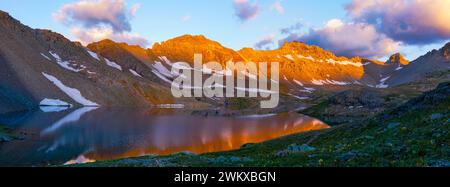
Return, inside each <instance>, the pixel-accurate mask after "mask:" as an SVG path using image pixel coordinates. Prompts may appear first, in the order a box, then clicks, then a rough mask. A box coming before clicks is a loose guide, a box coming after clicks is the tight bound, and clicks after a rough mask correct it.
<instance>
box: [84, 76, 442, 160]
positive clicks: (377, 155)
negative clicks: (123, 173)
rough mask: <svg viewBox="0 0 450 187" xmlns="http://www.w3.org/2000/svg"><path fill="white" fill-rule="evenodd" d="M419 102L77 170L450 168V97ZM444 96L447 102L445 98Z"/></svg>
mask: <svg viewBox="0 0 450 187" xmlns="http://www.w3.org/2000/svg"><path fill="white" fill-rule="evenodd" d="M448 89H449V88H448V84H447V87H446V90H445V89H443V92H441V93H438V94H436V93H434V94H430V95H426V96H424V97H422V98H418V99H416V100H413V101H411V102H408V103H407V104H405V105H403V107H399V108H396V109H395V110H392V111H388V112H383V113H382V114H379V115H377V116H376V117H373V118H370V119H369V120H366V121H364V123H359V124H344V125H340V126H335V127H333V128H331V129H327V130H322V131H313V132H307V133H302V134H297V135H291V136H287V137H283V138H280V139H276V140H272V141H268V142H264V143H259V144H249V145H246V146H244V147H243V148H241V149H240V150H235V151H229V152H219V153H208V154H202V155H194V154H186V153H185V154H181V153H180V154H175V155H170V156H147V157H140V158H128V159H122V160H115V161H102V162H96V163H91V164H84V165H78V166H87V167H91V166H107V167H111V166H146V167H148V166H150V167H167V166H214V167H222V166H242V167H247V166H288V167H291V166H293V167H296V166H299V167H307V166H314V167H321V166H342V167H351V166H358V167H361V166H376V167H378V166H379V167H381V166H383V167H384V166H394V167H411V166H420V167H422V166H433V167H439V166H450V134H449V130H450V112H449V111H450V95H449V94H448ZM442 95H444V97H442Z"/></svg>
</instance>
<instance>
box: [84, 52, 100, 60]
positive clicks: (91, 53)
mask: <svg viewBox="0 0 450 187" xmlns="http://www.w3.org/2000/svg"><path fill="white" fill-rule="evenodd" d="M86 51H87V52H88V53H89V55H91V56H92V57H93V58H95V59H97V60H98V61H100V58H99V57H98V55H97V53H94V52H92V51H90V50H86Z"/></svg>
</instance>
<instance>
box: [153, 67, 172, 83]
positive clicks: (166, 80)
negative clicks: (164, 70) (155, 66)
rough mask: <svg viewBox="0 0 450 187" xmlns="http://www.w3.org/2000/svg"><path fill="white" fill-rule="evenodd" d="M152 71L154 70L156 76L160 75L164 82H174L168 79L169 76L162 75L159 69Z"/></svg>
mask: <svg viewBox="0 0 450 187" xmlns="http://www.w3.org/2000/svg"><path fill="white" fill-rule="evenodd" d="M152 72H153V73H154V74H155V75H156V76H158V77H159V78H160V79H162V80H163V81H164V82H167V83H169V84H172V81H170V80H169V79H167V77H165V76H164V75H161V73H159V72H158V71H156V70H152Z"/></svg>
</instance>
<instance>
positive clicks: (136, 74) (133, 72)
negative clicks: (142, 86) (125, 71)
mask: <svg viewBox="0 0 450 187" xmlns="http://www.w3.org/2000/svg"><path fill="white" fill-rule="evenodd" d="M129 71H130V73H131V74H133V75H134V76H136V77H140V78H142V75H140V74H139V73H138V72H136V71H134V70H132V69H129Z"/></svg>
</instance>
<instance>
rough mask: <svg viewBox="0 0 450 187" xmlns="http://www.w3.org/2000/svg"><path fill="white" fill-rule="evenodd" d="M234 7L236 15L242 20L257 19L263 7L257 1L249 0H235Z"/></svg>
mask: <svg viewBox="0 0 450 187" xmlns="http://www.w3.org/2000/svg"><path fill="white" fill-rule="evenodd" d="M233 7H234V10H235V15H236V16H237V17H238V18H239V19H240V20H241V21H248V20H251V19H255V18H256V17H257V16H258V14H259V11H260V9H261V8H260V6H259V5H258V4H257V3H251V2H249V1H248V0H234V3H233Z"/></svg>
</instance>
